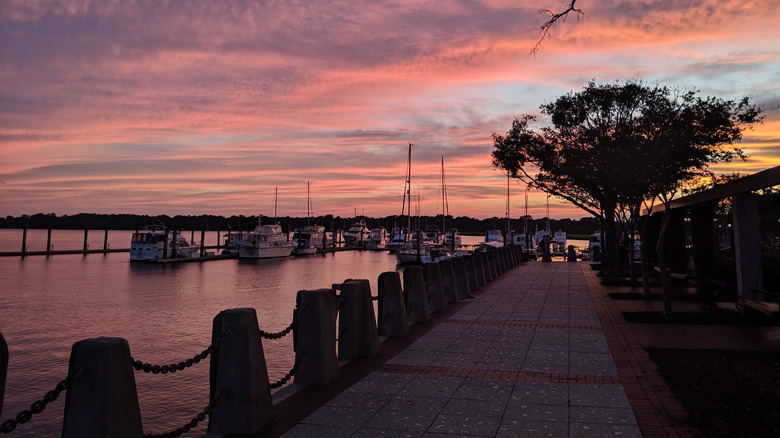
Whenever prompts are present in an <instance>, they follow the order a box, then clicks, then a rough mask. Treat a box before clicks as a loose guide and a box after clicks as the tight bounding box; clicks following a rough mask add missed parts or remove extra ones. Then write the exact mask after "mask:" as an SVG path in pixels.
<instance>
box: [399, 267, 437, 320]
mask: <svg viewBox="0 0 780 438" xmlns="http://www.w3.org/2000/svg"><path fill="white" fill-rule="evenodd" d="M404 292H405V293H406V311H407V312H409V322H425V321H428V320H429V319H431V309H430V306H429V305H428V296H427V294H426V293H425V280H423V268H422V266H408V267H407V268H406V269H404Z"/></svg>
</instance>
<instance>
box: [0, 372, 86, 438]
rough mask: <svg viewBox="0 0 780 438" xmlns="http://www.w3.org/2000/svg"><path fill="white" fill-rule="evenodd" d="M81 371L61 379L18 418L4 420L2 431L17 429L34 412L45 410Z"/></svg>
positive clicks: (0, 429) (0, 427)
mask: <svg viewBox="0 0 780 438" xmlns="http://www.w3.org/2000/svg"><path fill="white" fill-rule="evenodd" d="M80 371H81V370H77V371H76V372H75V373H73V374H71V375H69V376H68V377H66V378H64V379H63V380H61V381H60V383H58V384H57V386H56V387H55V388H54V389H53V390H51V391H49V392H47V393H46V395H45V396H43V399H42V400H38V401H36V402H34V403H33V404H32V405H30V409H28V410H24V411H22V412H19V413H18V414H17V415H16V418H12V419H10V420H6V421H4V422H3V424H2V425H0V433H11V432H13V431H14V429H16V426H17V425H19V424H24V423H26V422H28V421H30V419H31V418H32V416H33V414H40V413H41V412H43V410H44V409H46V405H47V404H49V403H51V402H53V401H54V400H57V397H59V396H60V393H61V392H62V391H65V390H67V389H68V388H70V384H71V383H72V382H73V379H74V378H75V377H76V375H78V373H79V372H80Z"/></svg>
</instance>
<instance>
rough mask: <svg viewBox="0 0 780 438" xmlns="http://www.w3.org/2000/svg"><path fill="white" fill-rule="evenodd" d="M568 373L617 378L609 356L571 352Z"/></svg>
mask: <svg viewBox="0 0 780 438" xmlns="http://www.w3.org/2000/svg"><path fill="white" fill-rule="evenodd" d="M569 359H570V361H569V372H570V373H571V374H584V375H588V376H617V375H618V371H617V367H616V366H615V361H614V360H613V359H612V355H611V354H596V353H579V352H572V353H571V355H570V357H569Z"/></svg>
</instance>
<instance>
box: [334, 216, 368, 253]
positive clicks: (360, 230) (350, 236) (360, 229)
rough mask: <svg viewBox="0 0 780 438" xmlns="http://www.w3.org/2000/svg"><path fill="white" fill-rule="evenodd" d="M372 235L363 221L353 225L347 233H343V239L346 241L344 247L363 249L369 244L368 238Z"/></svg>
mask: <svg viewBox="0 0 780 438" xmlns="http://www.w3.org/2000/svg"><path fill="white" fill-rule="evenodd" d="M370 234H371V230H369V229H368V227H366V223H365V221H363V220H360V221H358V222H355V223H354V224H352V226H351V227H349V229H347V231H344V232H343V233H341V237H342V238H343V239H344V246H346V247H348V248H362V247H363V246H365V243H368V236H369V235H370Z"/></svg>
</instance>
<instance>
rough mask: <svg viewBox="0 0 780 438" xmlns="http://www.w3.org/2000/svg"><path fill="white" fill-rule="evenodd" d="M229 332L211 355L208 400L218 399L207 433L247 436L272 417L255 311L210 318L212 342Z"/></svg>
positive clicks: (227, 312)
mask: <svg viewBox="0 0 780 438" xmlns="http://www.w3.org/2000/svg"><path fill="white" fill-rule="evenodd" d="M228 330H230V334H229V335H227V336H225V337H224V338H223V339H222V341H221V342H220V344H219V346H218V347H216V348H215V349H214V351H213V352H212V354H211V369H210V379H209V380H210V385H209V399H210V400H212V401H213V400H215V398H217V397H220V398H219V402H218V403H215V404H214V408H213V410H212V412H211V417H210V420H209V432H210V433H215V434H248V433H253V432H255V431H257V430H259V429H260V428H261V427H263V426H264V425H265V424H266V423H268V421H270V420H271V417H272V416H273V403H272V401H271V388H270V384H269V383H268V370H267V368H266V363H265V354H264V352H263V343H262V336H261V334H260V329H259V327H258V323H257V313H256V311H255V309H251V308H243V309H228V310H223V311H222V312H220V313H219V314H218V315H217V316H216V317H214V322H213V330H212V335H211V338H212V342H215V341H216V339H217V338H219V337H221V336H222V335H223V334H224V333H227V332H228Z"/></svg>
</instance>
